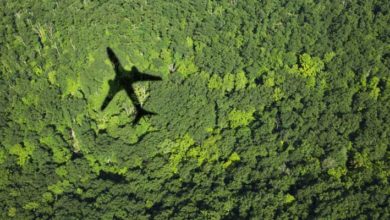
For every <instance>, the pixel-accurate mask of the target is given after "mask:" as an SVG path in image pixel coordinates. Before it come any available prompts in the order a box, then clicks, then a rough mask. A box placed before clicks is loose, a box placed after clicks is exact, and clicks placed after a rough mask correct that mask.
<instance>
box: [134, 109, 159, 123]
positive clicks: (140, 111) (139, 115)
mask: <svg viewBox="0 0 390 220" xmlns="http://www.w3.org/2000/svg"><path fill="white" fill-rule="evenodd" d="M136 110H137V113H136V115H135V119H134V121H133V124H137V123H138V122H139V120H141V118H142V117H143V116H146V115H157V113H155V112H150V111H147V110H145V109H143V108H142V107H141V106H136Z"/></svg>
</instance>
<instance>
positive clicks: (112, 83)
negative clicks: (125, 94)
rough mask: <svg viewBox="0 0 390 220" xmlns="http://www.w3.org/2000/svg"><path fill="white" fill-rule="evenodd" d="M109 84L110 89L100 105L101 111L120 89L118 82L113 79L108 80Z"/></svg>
mask: <svg viewBox="0 0 390 220" xmlns="http://www.w3.org/2000/svg"><path fill="white" fill-rule="evenodd" d="M109 84H110V90H109V91H108V94H107V96H106V98H105V99H104V102H103V104H102V106H101V107H100V110H101V111H103V110H104V109H105V108H106V107H107V106H108V104H109V103H110V102H111V100H112V99H113V98H114V96H115V94H117V93H118V92H119V91H120V90H121V89H120V87H119V84H118V83H117V82H115V81H114V80H110V81H109Z"/></svg>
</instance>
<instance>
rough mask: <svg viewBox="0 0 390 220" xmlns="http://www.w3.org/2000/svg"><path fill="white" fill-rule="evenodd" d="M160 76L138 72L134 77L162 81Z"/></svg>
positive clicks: (136, 79)
mask: <svg viewBox="0 0 390 220" xmlns="http://www.w3.org/2000/svg"><path fill="white" fill-rule="evenodd" d="M161 80H162V78H161V77H159V76H153V75H150V74H147V73H137V74H136V75H135V77H134V81H161Z"/></svg>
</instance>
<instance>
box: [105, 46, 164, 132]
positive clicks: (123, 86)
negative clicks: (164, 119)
mask: <svg viewBox="0 0 390 220" xmlns="http://www.w3.org/2000/svg"><path fill="white" fill-rule="evenodd" d="M106 50H107V55H108V58H109V59H110V61H111V64H112V65H113V67H114V71H115V78H114V79H113V80H109V82H108V83H109V85H110V90H109V91H108V94H107V96H106V98H105V99H104V102H103V104H102V106H101V108H100V109H101V110H102V111H103V110H104V109H105V108H106V107H107V106H108V104H109V103H110V102H111V100H112V99H113V98H114V96H115V95H116V94H117V93H118V92H119V91H122V90H125V91H126V94H127V96H128V97H129V98H130V100H131V101H132V102H133V105H134V107H135V109H136V115H135V119H134V120H133V125H135V124H137V123H138V122H139V120H140V119H141V118H142V117H144V116H147V115H157V113H155V112H151V111H147V110H145V109H143V108H142V106H141V103H140V101H139V99H138V97H137V95H136V94H135V92H134V88H133V85H132V84H133V83H135V82H140V81H160V80H162V78H161V77H159V76H153V75H150V74H147V73H142V72H140V71H139V70H138V69H137V68H136V67H135V66H133V67H132V68H131V70H130V71H129V70H125V69H124V68H123V66H122V65H121V63H120V61H119V59H118V57H117V56H116V54H115V53H114V51H113V50H112V49H111V48H110V47H107V49H106Z"/></svg>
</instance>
